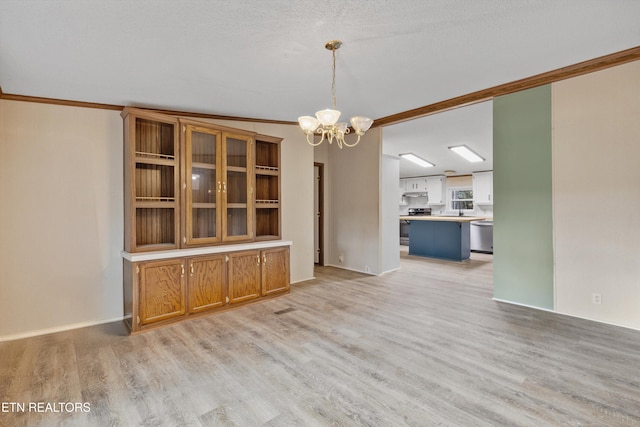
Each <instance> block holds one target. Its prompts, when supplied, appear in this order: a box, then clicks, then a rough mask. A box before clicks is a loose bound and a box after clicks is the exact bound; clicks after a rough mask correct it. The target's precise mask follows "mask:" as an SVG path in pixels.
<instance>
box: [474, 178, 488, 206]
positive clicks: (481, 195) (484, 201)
mask: <svg viewBox="0 0 640 427" xmlns="http://www.w3.org/2000/svg"><path fill="white" fill-rule="evenodd" d="M473 203H474V204H476V205H493V171H489V172H476V173H474V174H473Z"/></svg>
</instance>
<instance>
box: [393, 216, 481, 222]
mask: <svg viewBox="0 0 640 427" xmlns="http://www.w3.org/2000/svg"><path fill="white" fill-rule="evenodd" d="M400 219H401V220H405V221H448V222H471V221H482V220H485V219H487V218H485V217H479V216H436V215H424V216H420V215H414V216H409V215H401V216H400Z"/></svg>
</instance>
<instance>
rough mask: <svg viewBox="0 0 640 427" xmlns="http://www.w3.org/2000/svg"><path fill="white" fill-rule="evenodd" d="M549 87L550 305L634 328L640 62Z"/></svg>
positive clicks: (638, 279) (639, 247) (639, 232)
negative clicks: (552, 297) (552, 286)
mask: <svg viewBox="0 0 640 427" xmlns="http://www.w3.org/2000/svg"><path fill="white" fill-rule="evenodd" d="M552 91H553V109H552V111H553V223H554V240H555V249H554V251H555V300H556V302H555V305H556V310H557V311H558V312H561V313H566V314H570V315H575V316H580V317H585V318H589V319H595V320H599V321H603V322H608V323H613V324H618V325H623V326H628V327H631V328H636V329H640V309H639V307H640V306H639V302H640V226H639V224H640V167H639V162H638V161H639V159H640V61H636V62H633V63H630V64H626V65H622V66H618V67H615V68H610V69H607V70H604V71H600V72H597V73H592V74H589V75H585V76H581V77H577V78H573V79H570V80H566V81H562V82H559V83H556V84H554V85H553V86H552ZM593 293H600V294H601V295H602V304H600V305H597V304H594V303H593V302H592V294H593Z"/></svg>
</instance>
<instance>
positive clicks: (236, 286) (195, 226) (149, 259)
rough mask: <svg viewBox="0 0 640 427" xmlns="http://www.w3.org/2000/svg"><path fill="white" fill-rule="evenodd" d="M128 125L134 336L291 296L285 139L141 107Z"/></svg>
mask: <svg viewBox="0 0 640 427" xmlns="http://www.w3.org/2000/svg"><path fill="white" fill-rule="evenodd" d="M122 117H123V119H124V206H125V217H124V251H123V253H122V255H123V259H124V261H123V263H124V264H123V272H124V296H125V300H124V309H125V318H126V319H127V320H126V321H127V325H128V326H129V328H130V330H131V331H132V332H133V333H135V332H140V331H143V330H146V329H149V328H153V327H157V326H161V325H164V324H167V323H172V322H175V321H178V320H183V319H187V318H190V317H194V316H197V315H203V314H209V313H213V312H216V311H220V310H225V309H228V308H230V307H234V306H238V305H241V304H246V303H249V302H255V301H258V300H260V299H264V298H269V297H272V296H277V295H281V294H285V293H287V292H288V291H289V246H290V244H291V242H284V241H282V240H280V239H281V221H280V214H281V209H280V206H281V205H280V173H281V170H280V142H281V138H276V137H273V136H267V135H259V134H256V133H254V132H249V131H245V130H241V129H234V128H229V127H224V126H218V125H213V124H210V123H205V122H199V121H195V120H190V119H186V118H182V117H175V116H171V115H167V114H161V113H156V112H150V111H146V110H142V109H136V108H125V109H124V110H123V112H122Z"/></svg>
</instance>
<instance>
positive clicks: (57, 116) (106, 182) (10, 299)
mask: <svg viewBox="0 0 640 427" xmlns="http://www.w3.org/2000/svg"><path fill="white" fill-rule="evenodd" d="M0 105H1V107H2V108H1V109H0V199H1V202H0V224H2V228H1V230H2V231H1V232H0V233H1V236H0V262H1V263H2V266H1V268H0V339H2V338H6V337H7V336H9V337H11V336H15V335H19V334H26V333H29V332H30V331H42V330H47V329H49V328H60V327H64V326H67V325H76V326H82V325H84V324H89V323H96V322H101V321H108V320H113V319H118V318H121V317H122V260H121V258H120V250H121V249H122V241H123V237H122V230H123V213H122V211H123V202H122V119H121V118H120V114H119V112H117V111H104V110H94V109H86V108H75V107H60V106H51V105H45V104H35V103H27V102H16V101H6V100H0Z"/></svg>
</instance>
